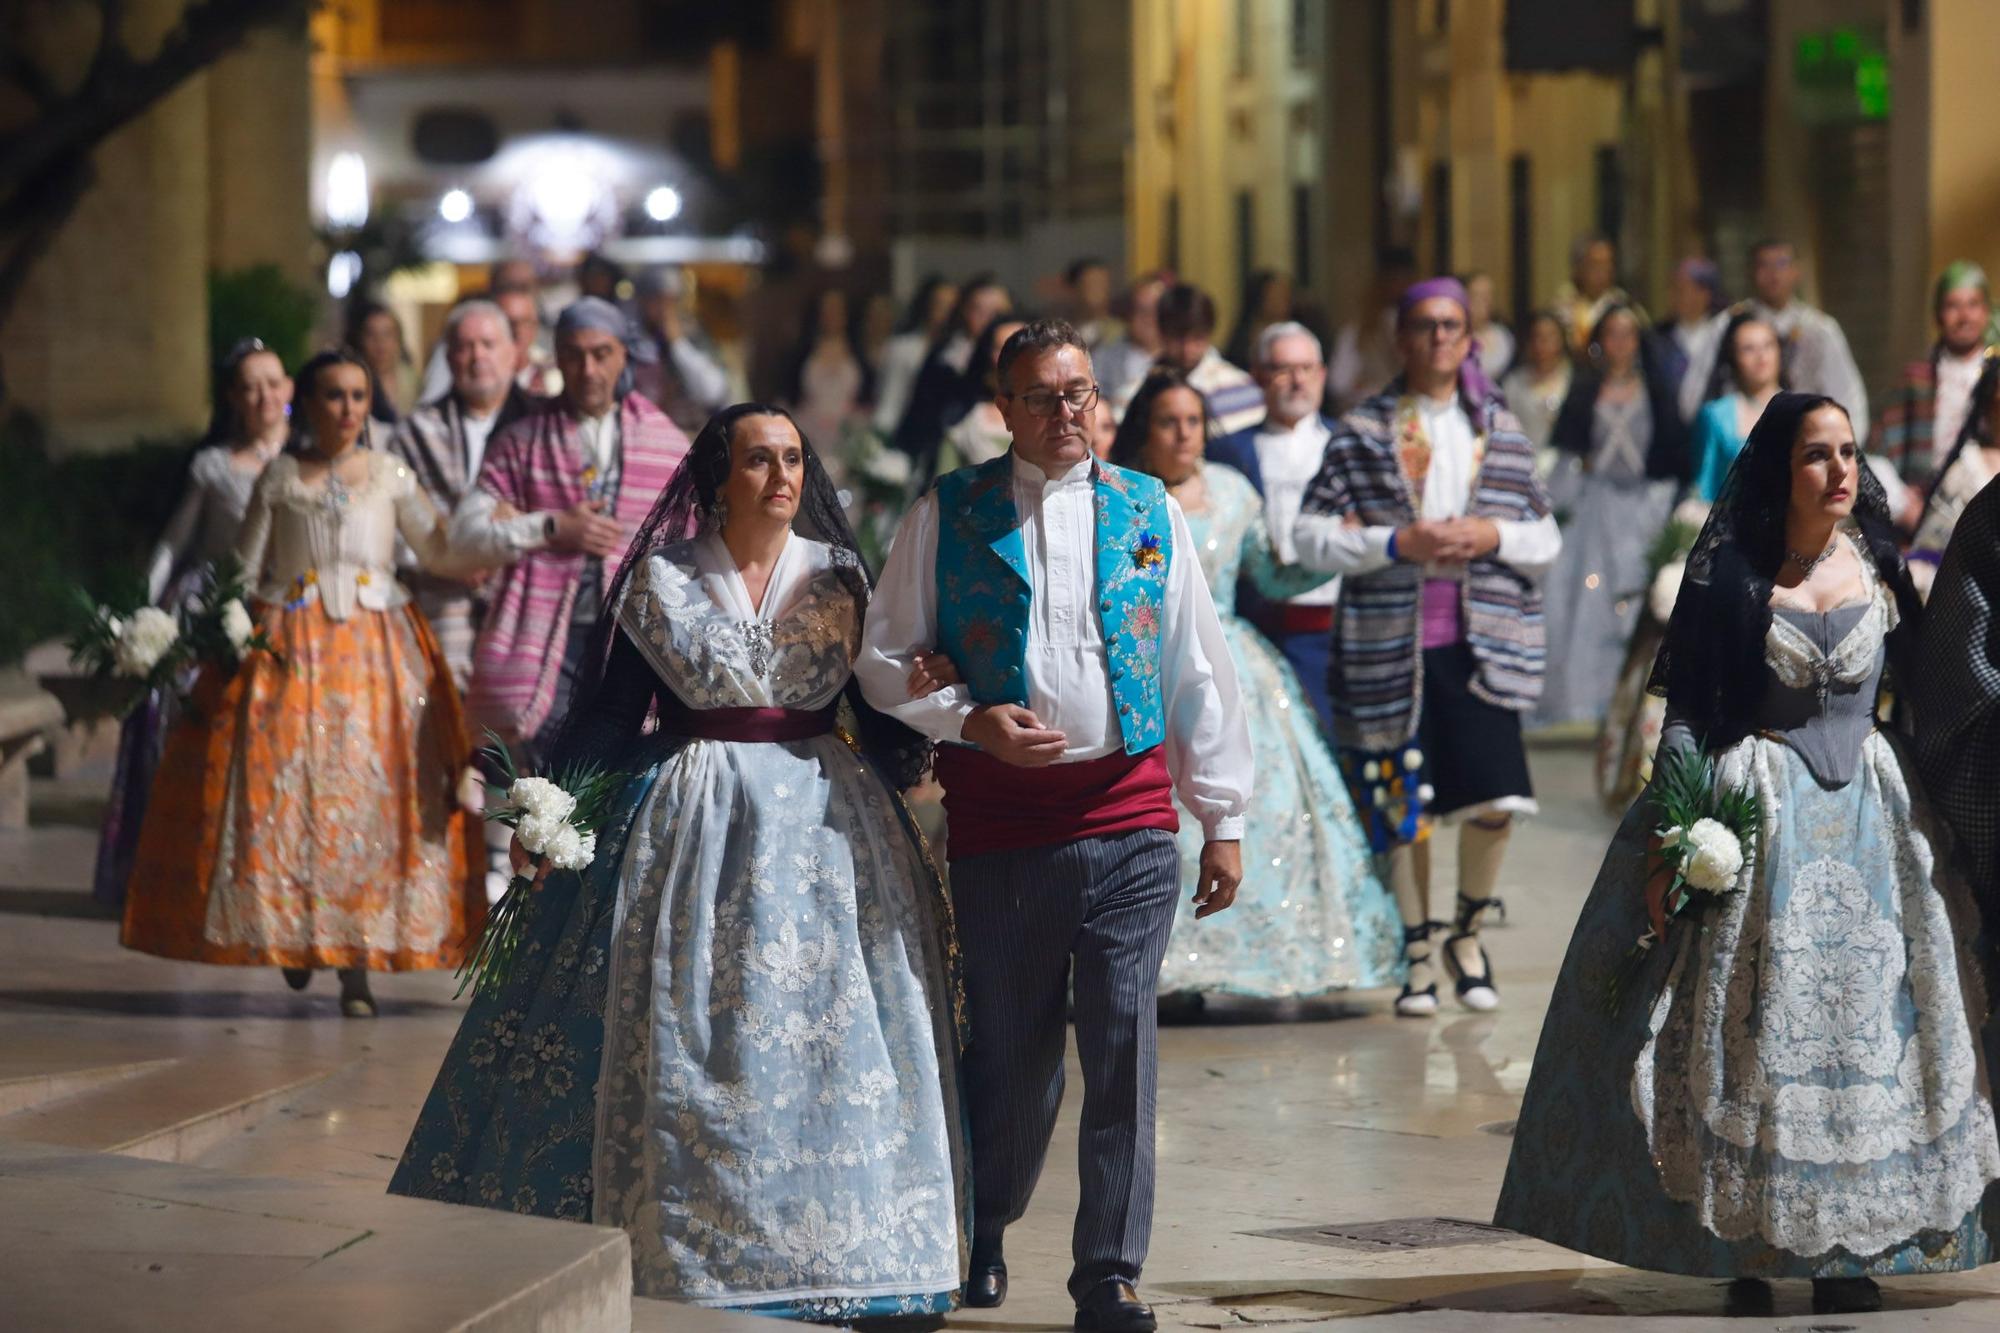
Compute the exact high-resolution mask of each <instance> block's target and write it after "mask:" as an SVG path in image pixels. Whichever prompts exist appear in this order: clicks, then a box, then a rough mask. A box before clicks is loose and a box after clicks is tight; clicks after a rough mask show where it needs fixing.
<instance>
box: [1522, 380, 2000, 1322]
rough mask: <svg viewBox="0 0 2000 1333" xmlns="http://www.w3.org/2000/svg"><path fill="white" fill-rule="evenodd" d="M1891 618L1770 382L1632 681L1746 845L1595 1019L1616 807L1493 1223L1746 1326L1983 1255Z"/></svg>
mask: <svg viewBox="0 0 2000 1333" xmlns="http://www.w3.org/2000/svg"><path fill="white" fill-rule="evenodd" d="M1857 501H1858V503H1857ZM1917 609H1918V608H1917V601H1916V594H1915V590H1914V588H1913V587H1912V586H1911V583H1910V579H1909V575H1908V571H1907V570H1906V569H1905V568H1904V566H1903V564H1902V561H1901V559H1900V557H1899V556H1898V555H1897V553H1896V545H1895V535H1894V526H1893V522H1892V520H1891V518H1890V514H1889V508H1888V502H1887V499H1886V497H1885V496H1884V495H1883V493H1882V488H1881V486H1880V483H1879V482H1876V481H1875V479H1874V477H1873V474H1872V473H1871V472H1870V471H1869V469H1868V468H1867V466H1866V465H1865V464H1864V462H1863V460H1862V459H1861V457H1860V451H1859V449H1858V448H1857V447H1856V444H1855V441H1854V431H1853V427H1852V425H1851V423H1850V422H1849V420H1848V417H1847V414H1846V412H1845V411H1843V410H1842V409H1841V408H1840V407H1839V406H1838V405H1836V404H1833V403H1832V402H1831V401H1830V400H1828V399H1825V398H1820V397H1816V396H1813V395H1807V394H1789V393H1787V394H1780V395H1778V396H1777V398H1775V399H1774V400H1773V402H1772V405H1771V407H1770V409H1769V410H1768V411H1767V412H1766V414H1765V416H1764V418H1763V419H1762V420H1760V421H1759V423H1758V425H1757V427H1756V429H1755V430H1753V431H1752V432H1751V435H1750V439H1749V440H1748V442H1747V443H1746V444H1745V446H1744V449H1743V452H1742V454H1741V455H1740V456H1739V458H1738V460H1737V462H1736V464H1735V465H1734V467H1733V468H1732V470H1731V472H1730V475H1729V479H1728V481H1727V482H1726V483H1725V485H1724V487H1723V494H1722V498H1721V499H1720V500H1719V501H1718V502H1717V505H1716V507H1715V510H1714V512H1713V513H1712V514H1711V516H1710V519H1709V526H1708V528H1707V529H1706V530H1705V531H1704V533H1703V536H1702V539H1701V541H1700V542H1699V543H1698V544H1697V546H1696V548H1695V553H1694V555H1693V557H1691V559H1690V562H1689V575H1688V578H1687V580H1686V581H1685V582H1684V584H1683V585H1682V591H1681V595H1680V602H1679V604H1678V605H1677V606H1676V608H1675V610H1674V615H1673V619H1672V622H1671V624H1670V626H1669V630H1668V636H1667V644H1666V647H1665V649H1664V650H1663V651H1662V655H1661V661H1660V665H1659V667H1658V668H1657V669H1656V672H1655V677H1654V681H1655V687H1656V688H1658V689H1661V690H1663V691H1664V692H1665V694H1666V696H1667V706H1668V717H1669V720H1668V725H1667V729H1666V732H1665V734H1664V736H1663V737H1662V741H1661V744H1662V745H1663V746H1667V747H1688V748H1696V749H1699V750H1700V752H1701V753H1702V754H1703V755H1704V756H1705V757H1706V758H1707V759H1708V761H1709V762H1710V763H1711V764H1712V765H1713V766H1714V771H1715V774H1716V781H1717V782H1718V783H1719V784H1721V785H1723V786H1726V787H1737V788H1747V789H1749V790H1750V791H1752V792H1753V793H1754V794H1755V795H1756V797H1757V801H1758V804H1759V806H1760V807H1761V808H1762V811H1763V826H1762V828H1761V830H1760V832H1759V833H1758V836H1757V837H1756V838H1755V839H1754V840H1752V842H1751V844H1750V845H1749V846H1748V847H1746V849H1745V852H1746V855H1745V860H1744V864H1743V868H1742V870H1741V872H1740V873H1739V875H1738V876H1737V879H1736V882H1735V884H1734V886H1733V888H1732V889H1731V890H1729V891H1728V892H1726V893H1724V894H1723V895H1721V897H1720V898H1719V899H1717V900H1716V901H1714V902H1713V903H1712V904H1711V905H1708V906H1706V907H1702V908H1698V909H1696V910H1695V913H1694V915H1693V916H1692V919H1686V920H1681V921H1679V922H1678V923H1676V924H1674V925H1672V926H1671V927H1670V928H1669V931H1668V934H1667V936H1666V938H1665V941H1664V943H1662V944H1659V945H1656V946H1655V947H1653V948H1652V949H1651V950H1650V951H1649V952H1648V953H1646V954H1645V955H1644V957H1645V962H1644V964H1643V967H1642V970H1641V972H1640V973H1639V977H1638V979H1637V981H1636V982H1635V983H1633V984H1631V985H1630V986H1628V988H1627V994H1626V996H1625V998H1624V999H1623V1000H1622V1002H1620V1003H1619V1004H1618V1005H1616V1006H1608V1005H1607V1000H1606V993H1607V986H1608V982H1609V978H1610V976H1611V974H1612V971H1613V969H1614V968H1616V967H1618V966H1619V964H1620V960H1621V959H1622V958H1623V957H1624V956H1625V953H1626V951H1627V950H1629V949H1630V948H1631V947H1632V945H1633V942H1634V941H1635V940H1637V939H1638V938H1639V937H1640V936H1641V934H1642V933H1644V932H1645V931H1646V930H1647V921H1648V915H1649V908H1648V901H1649V895H1653V894H1657V893H1659V892H1661V891H1663V889H1664V883H1665V881H1664V879H1663V878H1660V877H1658V874H1657V869H1656V864H1655V855H1656V854H1655V853H1654V852H1653V851H1652V850H1651V849H1652V848H1653V847H1655V846H1656V845H1657V832H1658V828H1659V825H1660V822H1661V821H1660V818H1659V813H1658V811H1657V809H1656V808H1654V807H1653V805H1652V802H1651V799H1650V795H1642V796H1641V797H1640V799H1639V801H1638V802H1637V803H1636V804H1635V805H1634V806H1633V808H1632V812H1631V814H1629V815H1628V816H1627V818H1626V820H1625V823H1624V825H1623V826H1622V827H1621V828H1620V830H1619V833H1618V836H1617V839H1616V840H1615V841H1614V842H1613V844H1612V847H1611V850H1610V853H1609V854H1608V855H1607V857H1606V859H1605V862H1604V868H1603V870H1602V871H1601V872H1600V874H1599V876H1598V880H1597V884H1596V887H1595V888H1594V889H1593V890H1592V892H1591V896H1590V899H1589V901H1588V902H1587V903H1586V904H1585V906H1584V909H1583V913H1582V916H1581V918H1580V920H1579V922H1578V925H1577V930H1576V935H1575V937H1574V939H1573V940H1572V942H1571V945H1570V951H1569V957H1568V959H1567V960H1566V961H1565V963H1564V965H1563V971H1562V975H1561V977H1560V979H1559V980H1558V982H1557V985H1556V993H1555V997H1554V1000H1553V1002H1552V1005H1551V1008H1550V1013H1549V1018H1548V1021H1547V1024H1546V1026H1545V1027H1544V1029H1543V1032H1542V1042H1541V1047H1540V1049H1539V1050H1538V1052H1537V1054H1536V1058H1535V1069H1534V1073H1533V1075H1532V1077H1531V1078H1530V1080H1529V1085H1528V1091H1527V1096H1526V1099H1525V1101H1524V1103H1523V1105H1522V1109H1521V1118H1520V1120H1519V1122H1518V1124H1517V1126H1516V1132H1515V1145H1514V1154H1513V1160H1512V1161H1511V1163H1510V1164H1509V1168H1508V1175H1507V1183H1506V1186H1505V1189H1504V1191H1503V1193H1502V1195H1501V1199H1500V1208H1499V1221H1500V1223H1501V1224H1502V1225H1504V1226H1508V1227H1512V1228H1514V1229H1515V1230H1519V1231H1525V1232H1528V1233H1530V1234H1533V1235H1537V1236H1540V1237H1542V1238H1544V1239H1547V1240H1552V1241H1554V1242H1556V1243H1558V1244H1561V1245H1565V1246H1569V1247H1570V1248H1573V1249H1579V1250H1584V1251H1586V1252H1588V1253H1591V1254H1595V1255H1598V1256H1601V1257H1603V1258H1608V1259H1612V1260H1615V1261H1617V1262H1621V1263H1628V1264H1632V1265H1635V1266H1639V1267H1645V1268H1657V1269H1663V1270H1666V1271H1670V1272H1681V1273H1690V1274H1697V1275H1706V1276H1716V1277H1727V1278H1731V1279H1735V1281H1734V1282H1733V1283H1732V1286H1731V1290H1730V1303H1731V1305H1732V1306H1733V1308H1735V1309H1736V1310H1738V1311H1739V1312H1745V1313H1757V1312H1765V1313H1768V1312H1769V1310H1770V1308H1771V1303H1772V1296H1771V1292H1770V1288H1769V1287H1768V1285H1767V1284H1766V1281H1765V1279H1768V1278H1773V1277H1809V1278H1812V1279H1814V1308H1815V1309H1816V1310H1819V1311H1852V1310H1862V1309H1872V1308H1876V1307H1877V1306H1879V1304H1880V1295H1879V1293H1878V1292H1877V1291H1876V1290H1875V1286H1874V1283H1873V1281H1872V1280H1871V1279H1872V1278H1874V1277H1879V1276H1888V1275H1898V1274H1906V1273H1917V1272H1939V1271H1947V1270H1953V1269H1961V1268H1970V1267H1974V1266H1977V1265H1979V1264H1983V1263H1987V1262H1990V1261H1991V1260H1992V1259H1993V1258H1994V1257H1995V1254H1994V1237H1993V1235H1992V1234H1990V1232H1989V1230H1988V1226H1987V1222H1986V1218H1988V1217H1990V1216H1992V1215H1993V1214H1992V1213H1991V1211H1990V1209H1991V1204H1992V1201H1994V1200H2000V1192H1996V1191H1995V1190H1994V1189H1993V1186H1994V1182H1995V1181H1996V1180H2000V1138H1996V1134H1995V1125H1994V1116H1993V1106H1992V1095H1991V1092H1990V1090H1989V1086H1988V1081H1987V1075H1986V1071H1985V1069H1984V1067H1983V1066H1984V1060H1983V1056H1982V1051H1981V1047H1980V1044H1979V1040H1978V1033H1979V1031H1980V1028H1981V1027H1982V1025H1983V1024H1984V1022H1985V1020H1986V1016H1987V997H1986V992H1985V987H1984V984H1983V980H1982V977H1981V973H1980V970H1979V967H1978V964H1977V961H1976V958H1975V956H1974V952H1973V939H1974V936H1975V934H1976V932H1977V929H1978V912H1977V908H1976V906H1975V904H1974V901H1973V898H1972V894H1971V892H1970V891H1969V889H1968V887H1967V885H1966V883H1965V882H1964V880H1963V879H1962V878H1961V877H1960V876H1959V875H1958V874H1957V872H1956V871H1955V870H1954V869H1953V868H1952V864H1951V860H1950V857H1949V856H1948V854H1947V849H1946V847H1945V846H1944V845H1943V844H1942V843H1941V842H1940V841H1939V832H1938V830H1939V825H1938V823H1937V821H1936V820H1935V819H1934V818H1933V816H1932V814H1931V811H1930V807H1929V805H1928V802H1927V801H1926V800H1925V797H1924V793H1923V790H1922V786H1921V784H1920V783H1919V782H1918V781H1917V779H1916V777H1915V775H1914V772H1913V770H1912V768H1911V766H1910V764H1909V762H1908V761H1907V759H1906V757H1905V750H1904V748H1903V743H1902V741H1901V739H1900V738H1898V737H1895V736H1892V735H1891V733H1890V732H1889V731H1888V730H1887V729H1886V728H1885V727H1884V726H1883V725H1881V724H1879V723H1878V722H1877V718H1876V712H1877V697H1878V694H1879V692H1880V688H1881V684H1882V680H1883V673H1884V670H1885V667H1886V668H1890V669H1894V668H1896V667H1898V666H1901V667H1903V668H1904V669H1905V670H1907V668H1908V664H1909V662H1910V658H1909V656H1908V651H1909V650H1908V645H1909V643H1910V641H1911V638H1912V634H1913V631H1914V621H1913V617H1914V616H1915V615H1916V613H1917ZM1608 1007H1609V1008H1610V1009H1611V1012H1607V1008H1608ZM1613 1200H1615V1202H1613Z"/></svg>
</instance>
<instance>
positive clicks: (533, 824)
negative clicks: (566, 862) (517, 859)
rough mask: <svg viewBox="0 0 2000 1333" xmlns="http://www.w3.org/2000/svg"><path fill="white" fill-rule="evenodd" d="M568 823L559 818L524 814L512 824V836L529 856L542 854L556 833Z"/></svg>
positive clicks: (553, 839) (547, 848) (566, 826)
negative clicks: (519, 820) (516, 822)
mask: <svg viewBox="0 0 2000 1333" xmlns="http://www.w3.org/2000/svg"><path fill="white" fill-rule="evenodd" d="M568 827H569V825H568V823H566V822H565V821H563V820H561V819H550V818H548V817H547V816H545V815H524V816H522V819H521V822H520V823H518V824H516V825H515V826H514V837H515V838H516V839H517V840H518V841H519V842H520V844H521V847H522V849H523V850H524V851H526V852H527V853H528V854H529V855H531V856H541V855H544V854H545V853H546V852H547V851H548V850H549V844H550V843H551V842H554V841H555V838H556V835H557V834H558V833H559V832H561V831H562V830H563V829H566V828H568Z"/></svg>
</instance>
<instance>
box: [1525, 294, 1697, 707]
mask: <svg viewBox="0 0 2000 1333" xmlns="http://www.w3.org/2000/svg"><path fill="white" fill-rule="evenodd" d="M1551 439H1552V442H1553V443H1554V445H1555V447H1556V449H1557V450H1558V452H1559V455H1560V457H1559V459H1558V461H1557V465H1556V467H1557V470H1556V474H1555V477H1554V478H1553V480H1552V481H1551V483H1550V486H1549V491H1550V495H1551V498H1552V499H1553V500H1554V501H1555V504H1556V507H1557V509H1558V510H1566V511H1567V513H1568V520H1567V522H1566V523H1565V525H1564V528H1563V549H1562V558H1561V559H1559V560H1558V561H1557V562H1556V567H1555V568H1554V569H1553V570H1551V571H1550V573H1549V577H1548V581H1547V583H1545V584H1544V585H1543V589H1542V597H1543V605H1544V607H1545V608H1546V609H1547V615H1548V636H1549V637H1548V654H1549V656H1548V663H1549V670H1548V678H1547V682H1546V684H1545V685H1544V687H1543V690H1542V701H1541V704H1540V706H1539V707H1538V708H1537V709H1536V711H1535V724H1536V725H1540V726H1553V725H1559V724H1562V723H1571V722H1587V723H1591V724H1595V723H1598V722H1602V721H1603V720H1604V714H1605V710H1606V709H1607V708H1608V707H1609V706H1610V703H1611V693H1612V690H1613V688H1614V687H1615V686H1616V684H1617V679H1618V667H1619V664H1620V663H1621V662H1622V661H1623V660H1624V657H1625V645H1626V643H1627V642H1628V641H1629V640H1630V639H1631V637H1632V630H1633V627H1634V626H1635V625H1636V624H1637V622H1638V619H1639V609H1640V605H1641V602H1642V601H1643V599H1644V597H1645V595H1646V587H1647V583H1648V579H1649V576H1650V573H1651V571H1650V569H1649V568H1648V565H1647V560H1646V556H1647V553H1648V552H1649V551H1650V550H1651V549H1652V546H1653V542H1654V540H1655V539H1656V538H1657V537H1658V536H1659V534H1660V530H1661V529H1662V528H1663V527H1665V526H1666V522H1667V516H1668V514H1669V513H1670V512H1671V511H1672V509H1673V505H1674V498H1675V495H1676V493H1677V492H1678V491H1679V490H1680V488H1681V486H1682V484H1683V483H1684V482H1685V480H1686V476H1687V433H1686V431H1685V430H1684V429H1683V428H1682V426H1681V415H1680V409H1679V407H1678V406H1677V405H1676V404H1675V401H1674V385H1673V383H1672V381H1671V380H1670V379H1669V378H1668V376H1667V375H1666V374H1665V372H1664V370H1663V368H1662V366H1661V365H1660V360H1659V356H1658V352H1657V349H1656V348H1655V346H1654V345H1653V343H1652V342H1651V341H1650V340H1649V339H1648V337H1647V335H1646V330H1645V325H1644V322H1643V321H1642V319H1641V318H1640V316H1639V314H1638V312H1637V311H1635V310H1633V309H1632V308H1631V307H1630V306H1624V305H1614V306H1612V307H1611V309H1610V310H1609V311H1607V312H1606V313H1605V315H1604V317H1603V318H1602V319H1600V320H1599V321H1598V322H1597V327H1596V329H1594V330H1593V331H1592V332H1591V336H1590V365H1589V367H1588V368H1587V369H1585V370H1583V371H1581V372H1579V374H1578V375H1577V378H1576V381H1575V383H1574V384H1573V385H1572V386H1571V387H1570V391H1569V397H1568V398H1566V399H1565V400H1564V401H1563V406H1562V412H1561V414H1560V415H1559V416H1557V418H1556V425H1555V431H1554V434H1553V435H1552V437H1551Z"/></svg>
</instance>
